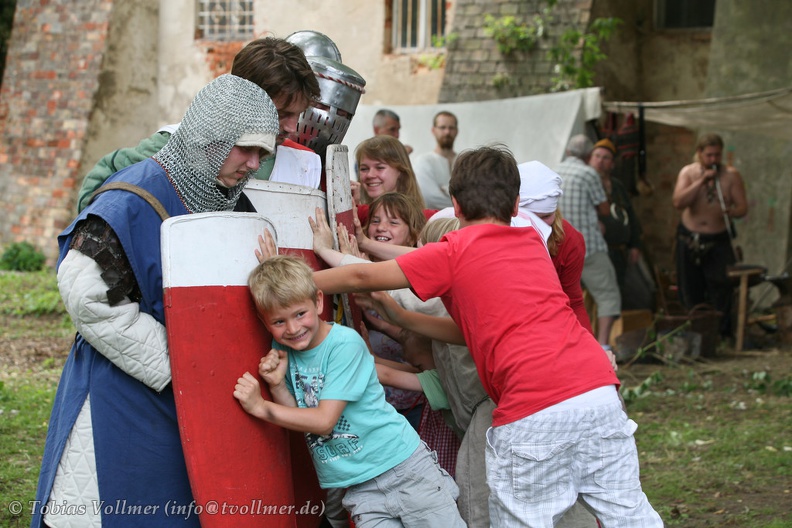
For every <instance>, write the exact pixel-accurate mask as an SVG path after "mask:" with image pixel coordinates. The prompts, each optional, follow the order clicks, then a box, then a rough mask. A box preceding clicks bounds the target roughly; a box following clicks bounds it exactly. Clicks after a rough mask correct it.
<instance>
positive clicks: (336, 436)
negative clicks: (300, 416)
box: [293, 369, 362, 464]
mask: <svg viewBox="0 0 792 528" xmlns="http://www.w3.org/2000/svg"><path fill="white" fill-rule="evenodd" d="M295 370H296V369H295ZM293 379H294V387H295V389H296V391H295V393H296V394H295V395H298V398H299V396H302V400H303V403H304V404H305V406H306V407H317V406H318V405H319V395H320V394H321V392H322V388H323V387H324V374H322V373H321V372H320V373H318V374H315V375H311V376H310V378H309V376H307V375H304V374H302V373H300V372H299V371H297V372H293ZM349 429H350V424H349V422H348V421H347V419H346V418H344V415H343V414H342V415H341V417H340V418H339V419H338V422H337V423H336V425H335V426H334V427H333V431H332V432H331V433H330V434H329V435H317V434H313V433H305V441H306V443H307V444H308V449H310V450H311V452H312V453H313V456H314V459H315V460H317V461H320V462H322V463H325V464H326V463H328V462H332V461H334V460H337V459H339V458H340V457H345V456H350V455H353V454H355V453H357V452H358V451H360V449H361V448H362V446H361V445H360V438H359V437H358V435H356V434H353V433H350V432H349Z"/></svg>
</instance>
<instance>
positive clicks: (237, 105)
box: [154, 74, 280, 213]
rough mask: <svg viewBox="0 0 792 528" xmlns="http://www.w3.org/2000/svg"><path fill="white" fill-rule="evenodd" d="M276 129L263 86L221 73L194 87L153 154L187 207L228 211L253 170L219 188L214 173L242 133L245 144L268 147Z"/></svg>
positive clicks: (275, 113) (272, 145) (275, 116)
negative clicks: (189, 100)
mask: <svg viewBox="0 0 792 528" xmlns="http://www.w3.org/2000/svg"><path fill="white" fill-rule="evenodd" d="M279 131H280V125H279V123H278V111H277V109H276V108H275V105H274V104H273V103H272V100H271V99H270V98H269V96H268V95H267V93H266V92H265V91H264V90H262V89H261V88H260V87H259V86H258V85H256V84H254V83H252V82H250V81H248V80H246V79H242V78H241V77H237V76H235V75H230V74H226V75H221V76H220V77H218V78H216V79H215V80H214V81H212V82H210V83H209V84H207V85H206V86H204V87H203V88H202V89H201V91H200V92H198V95H196V96H195V99H193V101H192V103H191V104H190V107H189V108H188V109H187V113H186V114H184V119H182V121H181V125H180V126H179V128H178V130H176V132H174V133H173V135H172V136H171V137H170V139H169V140H168V143H167V144H166V145H165V146H164V147H163V148H162V150H160V151H159V152H158V153H157V154H155V155H154V159H155V160H156V161H157V162H158V163H159V164H160V165H162V167H163V168H164V169H165V171H166V172H167V173H168V177H169V178H170V180H171V182H172V184H173V186H174V187H175V188H176V192H178V193H179V196H180V197H181V199H182V202H183V203H184V205H185V207H187V209H188V210H189V211H190V212H192V213H206V212H211V211H230V210H231V209H233V208H234V205H235V204H236V202H237V199H238V198H239V195H240V194H241V193H242V189H243V188H244V187H245V184H246V183H247V181H248V180H249V179H250V177H251V176H252V175H253V174H254V173H255V172H256V171H255V170H251V171H249V172H248V173H247V174H246V175H245V177H244V178H242V179H241V180H240V181H239V183H237V184H236V185H235V186H233V187H230V188H227V189H226V188H222V189H221V188H220V187H219V186H218V184H217V176H218V175H219V173H220V168H221V167H222V165H223V163H224V162H225V160H226V158H227V157H228V154H229V153H230V152H231V149H232V148H233V147H234V145H235V144H236V143H237V141H239V140H240V138H241V137H242V136H243V135H244V136H245V138H244V139H245V143H244V144H245V145H246V146H259V147H264V148H265V149H267V150H268V151H270V152H272V151H273V150H274V149H275V138H276V137H277V135H278V132H279ZM251 137H252V138H255V139H254V140H251V139H250V138H251Z"/></svg>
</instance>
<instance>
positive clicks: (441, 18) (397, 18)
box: [391, 0, 446, 52]
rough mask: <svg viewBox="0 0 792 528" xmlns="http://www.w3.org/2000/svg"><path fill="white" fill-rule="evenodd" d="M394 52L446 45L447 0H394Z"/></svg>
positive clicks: (392, 44) (421, 49) (392, 43)
mask: <svg viewBox="0 0 792 528" xmlns="http://www.w3.org/2000/svg"><path fill="white" fill-rule="evenodd" d="M392 9H393V13H392V16H393V19H392V23H393V31H392V36H393V37H392V42H391V46H392V48H393V51H394V52H414V51H423V50H427V49H431V48H440V47H443V42H442V39H443V37H445V34H446V31H445V26H446V0H393V8H392Z"/></svg>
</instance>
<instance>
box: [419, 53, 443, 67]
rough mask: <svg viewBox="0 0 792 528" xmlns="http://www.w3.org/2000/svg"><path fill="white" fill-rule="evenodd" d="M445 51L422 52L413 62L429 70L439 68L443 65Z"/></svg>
mask: <svg viewBox="0 0 792 528" xmlns="http://www.w3.org/2000/svg"><path fill="white" fill-rule="evenodd" d="M445 61H446V54H445V53H422V54H420V55H418V57H416V59H415V62H416V63H417V64H418V65H419V66H423V67H425V68H427V69H429V70H439V69H440V68H442V67H443V66H445Z"/></svg>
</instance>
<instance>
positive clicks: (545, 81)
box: [438, 0, 592, 103]
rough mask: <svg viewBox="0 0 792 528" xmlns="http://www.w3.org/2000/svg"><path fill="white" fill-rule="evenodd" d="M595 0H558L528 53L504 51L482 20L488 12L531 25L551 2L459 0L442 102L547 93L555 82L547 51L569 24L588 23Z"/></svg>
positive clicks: (498, 16)
mask: <svg viewBox="0 0 792 528" xmlns="http://www.w3.org/2000/svg"><path fill="white" fill-rule="evenodd" d="M591 4H592V0H559V1H558V3H557V4H556V6H555V7H554V8H553V9H552V11H551V12H550V14H549V16H544V15H542V16H543V19H544V20H545V22H546V27H545V36H544V37H542V38H539V39H538V41H537V43H536V46H535V47H534V48H533V49H532V50H530V51H519V50H517V51H513V52H512V53H508V54H506V55H504V54H503V53H502V52H501V51H500V50H499V49H498V45H497V43H496V42H495V40H493V39H492V38H491V37H488V36H487V35H486V34H485V31H484V28H483V24H484V18H485V16H486V15H487V14H490V15H492V16H493V17H495V18H500V17H504V16H513V17H515V19H516V22H517V23H518V24H532V23H533V18H534V16H535V15H541V13H542V10H543V9H544V8H545V7H546V6H547V2H546V1H545V0H522V1H519V0H517V1H515V0H511V1H510V0H504V1H497V2H496V1H489V2H481V1H480V0H458V1H457V2H456V6H455V8H454V9H455V12H454V20H453V26H452V28H451V33H452V34H455V35H456V37H457V38H456V40H454V41H453V42H452V43H451V44H450V45H449V53H448V59H447V62H446V69H445V77H444V79H443V85H442V88H441V89H440V95H439V101H438V102H441V103H452V102H464V101H483V100H490V99H504V98H508V97H518V96H524V95H534V94H539V93H547V92H549V91H550V88H551V86H552V81H551V79H552V76H553V72H552V68H553V63H552V62H551V60H550V59H549V58H548V50H549V49H550V48H551V47H552V45H553V43H554V42H555V40H556V39H557V38H558V37H559V35H561V33H563V32H564V31H565V30H566V29H567V28H570V27H575V28H578V29H580V30H581V31H582V30H584V29H585V28H586V25H587V24H588V22H589V14H590V9H591Z"/></svg>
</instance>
